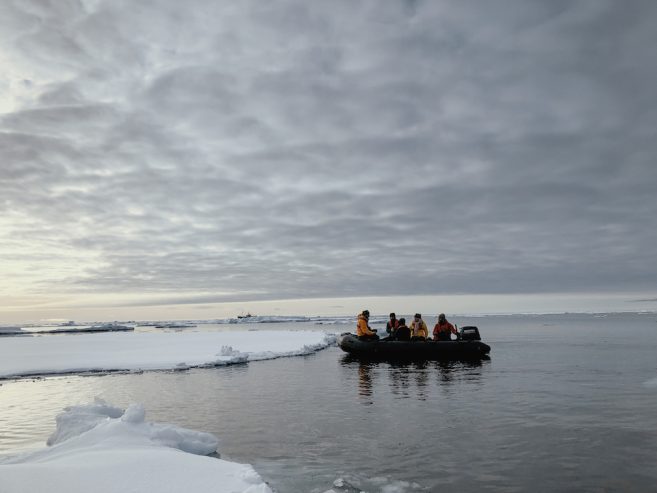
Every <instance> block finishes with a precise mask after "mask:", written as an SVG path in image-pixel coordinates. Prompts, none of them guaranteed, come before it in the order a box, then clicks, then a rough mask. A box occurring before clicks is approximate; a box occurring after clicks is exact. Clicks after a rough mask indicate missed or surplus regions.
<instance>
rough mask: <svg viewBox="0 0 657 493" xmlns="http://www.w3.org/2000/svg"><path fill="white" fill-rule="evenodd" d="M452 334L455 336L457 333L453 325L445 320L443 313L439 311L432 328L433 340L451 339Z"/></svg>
mask: <svg viewBox="0 0 657 493" xmlns="http://www.w3.org/2000/svg"><path fill="white" fill-rule="evenodd" d="M452 334H455V335H456V336H457V337H458V335H459V333H458V332H457V331H456V329H455V328H454V326H453V325H452V324H450V323H449V322H448V321H447V319H446V318H445V314H444V313H441V314H440V315H438V323H437V324H436V325H435V326H434V328H433V340H434V341H451V340H452Z"/></svg>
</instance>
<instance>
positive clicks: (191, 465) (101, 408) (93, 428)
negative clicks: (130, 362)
mask: <svg viewBox="0 0 657 493" xmlns="http://www.w3.org/2000/svg"><path fill="white" fill-rule="evenodd" d="M144 418H145V412H144V409H143V407H142V406H141V405H132V406H130V407H129V408H128V409H127V410H126V411H125V412H123V411H122V410H121V409H118V408H115V407H112V406H110V405H108V404H106V403H104V402H102V401H97V402H96V403H95V404H92V405H88V406H74V407H70V408H67V409H66V410H65V412H64V413H62V414H60V415H59V416H57V430H56V431H55V433H54V434H53V435H52V436H51V437H50V439H49V440H48V442H49V444H52V446H51V447H49V448H46V449H43V450H39V451H37V452H33V453H29V454H24V455H20V456H17V457H13V458H9V459H5V460H4V461H3V462H0V491H1V492H2V493H25V492H37V491H54V492H64V491H65V492H66V493H89V492H94V493H116V492H118V491H126V492H127V491H138V492H140V493H174V492H176V493H179V492H181V491H189V492H196V493H203V492H213V493H224V492H226V493H229V492H230V493H236V492H242V493H271V489H270V488H269V487H268V486H267V484H266V483H264V482H263V480H262V478H260V476H259V475H258V474H257V473H256V472H255V471H254V469H253V468H252V467H251V466H250V465H247V464H236V463H233V462H228V461H225V460H221V459H217V458H213V457H206V456H205V455H206V454H210V453H212V452H214V451H215V450H216V448H217V444H218V441H217V438H216V437H215V436H213V435H210V434H208V433H202V432H197V431H192V430H188V429H184V428H179V427H177V426H174V425H168V424H157V423H147V422H146V421H145V419H144Z"/></svg>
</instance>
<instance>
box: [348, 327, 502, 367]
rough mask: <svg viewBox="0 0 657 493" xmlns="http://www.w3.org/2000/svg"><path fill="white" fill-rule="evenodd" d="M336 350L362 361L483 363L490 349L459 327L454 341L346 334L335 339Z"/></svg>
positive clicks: (470, 329) (470, 330)
mask: <svg viewBox="0 0 657 493" xmlns="http://www.w3.org/2000/svg"><path fill="white" fill-rule="evenodd" d="M338 346H340V349H342V350H343V351H345V352H346V353H349V354H350V355H351V356H355V357H358V358H363V359H408V360H426V359H487V358H488V353H490V346H489V345H488V344H484V343H483V342H481V337H480V335H479V329H478V328H477V327H472V326H471V327H461V329H460V332H459V338H458V340H456V341H393V340H386V339H381V340H362V339H359V338H358V336H356V335H355V334H351V333H349V332H346V333H344V334H342V335H340V337H338Z"/></svg>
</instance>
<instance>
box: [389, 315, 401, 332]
mask: <svg viewBox="0 0 657 493" xmlns="http://www.w3.org/2000/svg"><path fill="white" fill-rule="evenodd" d="M397 327H399V320H397V315H395V314H394V313H391V314H390V321H389V322H388V323H387V324H386V332H387V333H388V335H391V336H394V335H395V330H397Z"/></svg>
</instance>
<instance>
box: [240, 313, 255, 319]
mask: <svg viewBox="0 0 657 493" xmlns="http://www.w3.org/2000/svg"><path fill="white" fill-rule="evenodd" d="M251 317H255V315H251V314H250V313H248V312H247V314H246V315H238V316H237V318H251Z"/></svg>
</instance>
